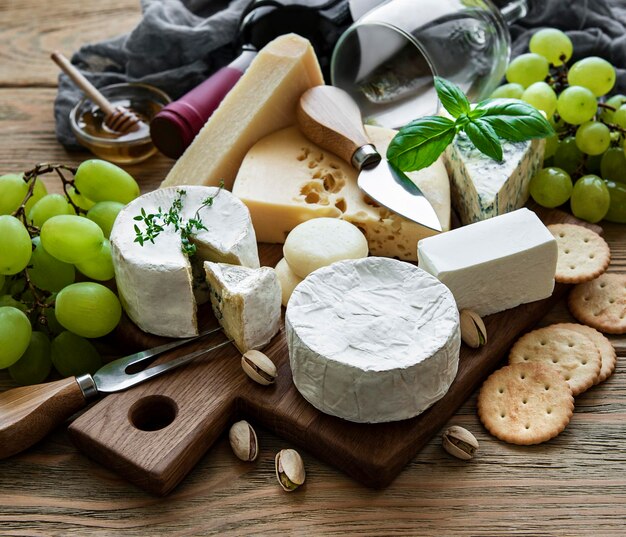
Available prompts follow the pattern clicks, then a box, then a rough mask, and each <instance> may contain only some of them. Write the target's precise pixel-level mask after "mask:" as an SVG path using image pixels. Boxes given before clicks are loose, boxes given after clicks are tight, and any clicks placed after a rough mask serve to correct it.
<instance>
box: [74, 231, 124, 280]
mask: <svg viewBox="0 0 626 537" xmlns="http://www.w3.org/2000/svg"><path fill="white" fill-rule="evenodd" d="M76 268H77V269H78V270H80V271H81V272H82V273H83V274H84V275H85V276H87V277H88V278H91V279H92V280H100V281H106V280H110V279H111V278H113V277H114V276H115V271H114V269H113V259H112V257H111V243H110V242H109V241H108V240H107V239H104V242H103V243H102V249H101V250H100V253H98V255H96V256H95V257H90V258H89V259H87V261H83V262H82V263H76Z"/></svg>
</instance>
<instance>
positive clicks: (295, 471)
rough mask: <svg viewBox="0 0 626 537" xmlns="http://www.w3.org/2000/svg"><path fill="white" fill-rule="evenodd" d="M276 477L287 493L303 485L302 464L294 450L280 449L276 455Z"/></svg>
mask: <svg viewBox="0 0 626 537" xmlns="http://www.w3.org/2000/svg"><path fill="white" fill-rule="evenodd" d="M276 477H277V479H278V482H279V483H280V486H281V487H283V489H284V490H286V491H287V492H291V491H292V490H296V489H297V488H298V487H299V486H300V485H302V483H304V479H305V478H306V473H305V471H304V462H303V461H302V457H300V454H299V453H298V452H297V451H296V450H295V449H282V450H280V451H279V452H278V453H277V454H276Z"/></svg>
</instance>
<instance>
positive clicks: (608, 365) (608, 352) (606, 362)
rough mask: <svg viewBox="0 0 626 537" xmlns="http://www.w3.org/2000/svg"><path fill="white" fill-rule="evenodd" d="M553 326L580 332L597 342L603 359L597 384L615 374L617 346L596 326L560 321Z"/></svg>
mask: <svg viewBox="0 0 626 537" xmlns="http://www.w3.org/2000/svg"><path fill="white" fill-rule="evenodd" d="M552 326H558V327H559V328H566V329H568V330H574V331H575V332H580V333H581V334H584V335H586V336H587V337H588V338H589V339H590V340H591V341H593V342H594V343H595V345H596V347H597V348H598V350H599V351H600V359H601V360H602V366H601V367H600V375H599V376H598V380H596V384H599V383H600V382H604V381H605V380H606V379H608V378H609V377H610V376H611V375H612V374H613V371H615V365H616V363H617V353H616V352H615V347H613V345H612V344H611V342H610V341H609V339H608V338H607V337H606V336H604V335H602V333H601V332H598V331H597V330H596V329H595V328H591V326H587V325H584V324H577V323H559V324H554V325H552Z"/></svg>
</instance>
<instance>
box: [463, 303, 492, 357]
mask: <svg viewBox="0 0 626 537" xmlns="http://www.w3.org/2000/svg"><path fill="white" fill-rule="evenodd" d="M460 317H461V338H462V339H463V341H464V342H465V344H466V345H467V346H468V347H472V349H477V348H478V347H482V346H483V345H485V344H486V343H487V329H486V328H485V323H484V322H483V320H482V319H481V318H480V315H478V314H477V313H474V312H473V311H471V310H462V311H461V314H460Z"/></svg>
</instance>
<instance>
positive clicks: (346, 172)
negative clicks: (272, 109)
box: [233, 126, 450, 261]
mask: <svg viewBox="0 0 626 537" xmlns="http://www.w3.org/2000/svg"><path fill="white" fill-rule="evenodd" d="M366 130H367V133H368V135H369V136H370V139H371V140H372V142H373V143H374V144H375V145H376V148H377V149H378V151H379V152H380V153H381V154H383V155H384V154H385V152H386V151H387V146H388V145H389V142H390V141H391V139H392V138H393V137H394V135H395V131H393V130H390V129H384V128H381V127H369V126H368V127H366ZM357 175H358V174H357V171H356V170H355V169H354V168H352V167H351V166H350V165H349V164H347V163H346V162H344V161H343V160H341V159H340V158H339V157H337V156H335V155H334V154H332V153H330V152H328V151H325V150H323V149H321V148H320V147H319V146H317V145H315V144H314V143H312V142H310V141H309V140H307V139H306V138H305V137H304V135H302V134H301V133H300V131H299V130H298V129H297V128H296V127H288V128H286V129H283V130H280V131H278V132H275V133H273V134H270V135H269V136H266V137H265V138H263V139H262V140H260V141H259V142H257V143H256V144H255V145H254V146H253V147H252V149H250V151H249V152H248V154H247V155H246V157H245V159H244V160H243V163H242V164H241V168H240V169H239V173H238V174H237V178H236V179H235V185H234V187H233V194H235V195H236V196H237V197H239V198H240V199H241V200H242V201H243V202H244V203H245V204H246V205H247V206H248V209H250V215H251V217H252V222H253V224H254V229H255V232H256V236H257V239H258V240H259V241H260V242H272V243H283V242H284V241H285V238H286V237H287V234H288V233H289V232H290V231H291V230H292V229H293V228H294V227H296V226H297V225H298V224H301V223H302V222H304V221H306V220H310V219H312V218H318V217H334V218H342V219H344V220H346V221H348V222H350V223H352V224H354V225H355V226H357V227H358V228H360V229H361V231H362V232H363V233H364V235H365V237H366V238H367V242H368V245H369V250H370V253H371V254H372V255H378V256H385V257H397V258H399V259H404V260H411V261H415V260H416V258H417V256H416V251H415V245H416V244H417V241H418V240H420V239H422V238H424V237H427V236H430V235H432V234H433V233H434V232H433V231H431V230H429V229H428V228H425V227H423V226H420V225H419V224H416V223H415V222H411V221H410V220H407V219H405V218H402V217H400V216H398V215H396V214H395V213H392V212H391V211H389V210H387V209H385V208H383V207H380V206H379V205H377V204H376V203H375V202H374V201H373V200H371V199H369V198H367V196H365V194H363V192H362V191H361V190H360V189H359V187H358V186H357ZM407 175H408V176H409V177H410V178H411V180H412V181H414V182H415V183H416V184H417V185H418V186H419V187H420V189H421V190H422V192H423V193H424V195H425V196H426V197H427V198H428V201H430V203H431V204H432V205H433V207H434V208H435V211H436V213H437V216H438V217H439V221H440V223H441V226H442V228H443V230H444V231H447V230H449V229H450V186H449V182H448V175H447V173H446V170H445V167H444V165H443V162H442V160H438V161H436V162H435V163H434V164H433V165H432V166H430V167H428V168H425V169H423V170H420V171H418V172H413V173H409V174H407Z"/></svg>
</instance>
